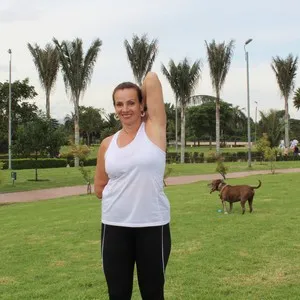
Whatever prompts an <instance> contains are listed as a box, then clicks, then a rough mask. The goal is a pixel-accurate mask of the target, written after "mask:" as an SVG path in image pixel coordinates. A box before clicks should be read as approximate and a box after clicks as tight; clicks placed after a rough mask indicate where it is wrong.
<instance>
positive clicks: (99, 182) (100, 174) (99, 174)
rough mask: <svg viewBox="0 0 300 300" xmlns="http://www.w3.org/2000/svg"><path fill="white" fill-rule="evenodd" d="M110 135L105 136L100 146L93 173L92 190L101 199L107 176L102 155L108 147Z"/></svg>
mask: <svg viewBox="0 0 300 300" xmlns="http://www.w3.org/2000/svg"><path fill="white" fill-rule="evenodd" d="M111 139H112V137H107V138H105V139H104V140H103V141H102V143H101V145H100V147H99V151H98V154H97V165H96V173H95V180H94V190H95V194H96V196H97V197H98V198H99V199H102V192H103V190H104V188H105V186H106V185H107V183H108V176H107V174H106V172H105V160H104V155H105V152H106V150H107V148H108V145H109V143H110V141H111Z"/></svg>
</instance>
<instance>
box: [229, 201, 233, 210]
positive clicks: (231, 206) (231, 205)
mask: <svg viewBox="0 0 300 300" xmlns="http://www.w3.org/2000/svg"><path fill="white" fill-rule="evenodd" d="M229 203H230V208H229V212H230V213H231V212H232V208H233V203H232V202H229Z"/></svg>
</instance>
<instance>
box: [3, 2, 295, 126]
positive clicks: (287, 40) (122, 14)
mask: <svg viewBox="0 0 300 300" xmlns="http://www.w3.org/2000/svg"><path fill="white" fill-rule="evenodd" d="M299 11H300V1H296V0H286V1H278V0H277V1H276V0H273V1H269V0H265V1H262V0H261V1H257V0H253V1H248V2H245V1H235V0H228V1H217V0H215V1H196V0H186V1H181V0H161V1H157V0H152V1H145V0H128V1H121V0H115V1H114V0H111V1H101V0H98V1H96V0H85V1H81V0H73V1H71V0H60V1H58V0H52V1H50V0H39V1H38V0H26V1H25V0H1V2H0V38H1V44H0V81H5V80H7V79H8V61H9V56H8V53H7V50H8V49H9V48H11V49H12V52H13V56H12V58H13V60H12V66H13V69H12V79H13V80H17V79H20V80H21V79H24V78H25V77H29V78H30V82H31V84H33V85H34V86H35V87H36V90H37V92H38V93H39V95H38V96H37V97H36V99H35V102H36V104H37V105H38V106H39V107H40V108H41V109H43V110H45V96H44V92H43V90H42V89H41V87H40V83H39V80H38V75H37V72H36V70H35V67H34V64H33V62H32V58H31V56H30V53H29V51H28V49H27V43H28V42H30V43H37V44H39V45H40V46H42V47H44V46H45V44H46V43H47V42H51V41H52V38H53V37H56V38H57V39H58V40H59V41H61V40H63V39H65V40H72V39H74V38H76V37H80V38H82V39H83V42H84V45H85V47H88V46H89V45H90V43H91V42H92V41H93V40H94V39H95V38H100V39H101V40H102V42H103V45H102V47H101V52H100V54H99V57H98V60H97V63H96V65H95V69H94V74H93V78H92V82H91V85H90V86H89V88H88V90H87V91H86V93H85V95H84V97H83V99H82V102H81V104H82V105H86V106H94V107H98V108H104V109H105V110H106V111H107V112H112V111H113V106H112V100H111V93H112V90H113V88H114V87H115V86H116V85H117V84H118V83H120V82H121V81H128V80H131V81H133V80H134V78H133V75H132V72H131V69H130V66H129V64H128V61H127V58H126V53H125V49H124V46H123V43H124V39H129V40H131V37H132V35H133V34H138V35H141V34H143V33H147V34H148V37H149V38H150V39H152V38H157V39H158V41H159V53H158V56H157V59H156V61H155V64H154V66H153V71H155V72H157V73H158V75H159V77H160V79H161V81H162V85H163V90H164V99H165V102H171V103H174V96H173V93H172V90H171V88H170V86H169V84H168V82H167V81H166V80H165V78H164V77H163V75H162V74H161V72H160V68H161V63H163V64H165V65H167V64H168V62H169V59H170V58H172V59H174V60H175V62H179V61H180V60H182V59H183V58H184V57H188V58H189V60H190V62H191V63H192V62H194V61H195V60H196V59H201V61H202V63H203V69H202V79H201V80H200V81H199V84H198V85H197V88H196V90H195V94H214V92H213V91H212V88H211V81H210V77H209V67H208V63H207V57H206V50H205V46H204V41H205V40H207V41H211V40H212V39H215V40H216V41H217V42H223V41H226V42H228V41H229V40H230V39H234V40H235V49H234V56H233V59H232V64H231V67H230V70H229V73H228V76H227V79H226V82H225V85H224V88H223V90H222V93H221V96H222V98H223V99H225V100H226V101H227V102H230V103H232V104H233V105H239V106H240V107H246V106H247V95H246V63H245V54H244V47H243V46H244V42H245V41H246V40H247V39H248V38H253V41H252V43H250V44H249V45H248V46H247V49H248V51H249V61H250V99H251V100H250V106H251V107H250V114H251V116H252V117H253V118H254V112H255V103H254V101H257V102H258V110H262V111H264V112H266V111H268V110H269V109H270V108H275V109H284V102H283V99H282V98H281V96H280V93H279V90H278V86H277V83H276V80H275V76H274V73H273V71H272V70H271V67H270V64H271V61H272V57H273V56H277V55H279V56H281V57H286V56H287V55H288V54H289V53H292V54H294V55H295V56H296V55H298V54H299V50H300V36H299V33H298V32H299V28H300V18H299ZM299 68H300V64H299ZM298 73H300V71H299V72H298ZM297 87H300V74H298V75H297V78H296V88H297ZM289 107H290V114H291V116H292V117H294V118H297V119H299V118H300V112H297V111H296V110H295V109H294V108H293V105H292V99H290V102H289ZM71 111H73V106H72V104H71V103H70V101H69V97H68V96H67V95H66V93H65V89H64V85H63V81H62V77H61V75H60V74H59V76H58V80H57V83H56V85H55V89H54V91H53V93H52V95H51V113H52V115H53V117H55V118H58V119H60V120H62V119H63V118H64V116H65V115H66V114H69V113H70V112H71Z"/></svg>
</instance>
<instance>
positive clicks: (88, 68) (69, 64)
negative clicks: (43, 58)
mask: <svg viewBox="0 0 300 300" xmlns="http://www.w3.org/2000/svg"><path fill="white" fill-rule="evenodd" d="M53 42H54V44H55V45H56V47H57V50H58V52H59V59H60V64H61V68H62V73H63V79H64V83H65V87H66V91H70V93H71V101H72V102H73V104H74V131H75V144H76V145H79V100H80V97H81V96H82V95H83V94H84V92H85V90H86V89H87V86H88V84H89V83H90V82H91V79H92V74H93V69H94V66H95V63H96V60H97V56H98V53H99V51H100V47H101V45H102V42H101V40H100V39H96V40H95V41H94V42H93V43H92V45H91V46H90V48H89V49H88V51H87V53H86V55H85V56H84V54H83V46H82V40H81V39H79V38H77V39H75V40H74V41H72V42H69V41H62V43H59V42H58V41H57V40H56V39H55V38H54V39H53ZM78 166H79V158H78V157H75V167H78Z"/></svg>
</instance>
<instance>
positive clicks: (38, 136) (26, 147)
mask: <svg viewBox="0 0 300 300" xmlns="http://www.w3.org/2000/svg"><path fill="white" fill-rule="evenodd" d="M51 123H52V122H49V120H48V118H46V117H44V116H42V115H40V116H39V117H37V118H35V119H34V120H33V121H30V122H27V123H25V124H23V125H21V126H19V128H18V131H17V138H16V140H15V142H14V144H13V152H14V153H15V154H22V155H24V156H27V157H28V156H30V155H31V154H32V153H34V155H35V160H36V163H35V180H36V181H38V163H37V161H38V157H39V156H42V155H45V154H49V151H55V152H56V153H57V152H58V151H59V148H60V147H61V146H62V145H63V144H64V143H65V137H64V136H63V135H62V134H60V133H61V132H58V131H57V129H55V128H53V127H52V124H51ZM54 146H56V147H54Z"/></svg>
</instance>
